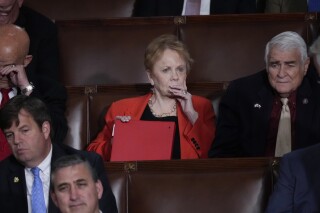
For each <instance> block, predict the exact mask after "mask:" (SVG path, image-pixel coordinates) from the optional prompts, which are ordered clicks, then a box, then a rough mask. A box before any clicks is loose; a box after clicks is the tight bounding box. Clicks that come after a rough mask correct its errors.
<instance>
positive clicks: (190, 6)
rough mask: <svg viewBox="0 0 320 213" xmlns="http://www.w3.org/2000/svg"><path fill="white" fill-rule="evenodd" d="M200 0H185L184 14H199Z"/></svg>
mask: <svg viewBox="0 0 320 213" xmlns="http://www.w3.org/2000/svg"><path fill="white" fill-rule="evenodd" d="M200 5H201V0H187V2H186V11H185V15H200Z"/></svg>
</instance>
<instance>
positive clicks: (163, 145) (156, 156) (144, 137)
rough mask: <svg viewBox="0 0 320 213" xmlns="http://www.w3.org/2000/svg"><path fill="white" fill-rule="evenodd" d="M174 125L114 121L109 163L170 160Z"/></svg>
mask: <svg viewBox="0 0 320 213" xmlns="http://www.w3.org/2000/svg"><path fill="white" fill-rule="evenodd" d="M174 133H175V123H174V122H167V121H164V122H163V121H140V120H131V121H129V122H127V123H123V122H121V121H120V120H116V121H115V126H114V137H113V142H112V151H111V158H110V161H138V160H170V159H171V155H172V148H173V140H174Z"/></svg>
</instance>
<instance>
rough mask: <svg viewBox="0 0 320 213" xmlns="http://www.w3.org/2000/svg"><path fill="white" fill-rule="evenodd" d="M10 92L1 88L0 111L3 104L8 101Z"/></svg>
mask: <svg viewBox="0 0 320 213" xmlns="http://www.w3.org/2000/svg"><path fill="white" fill-rule="evenodd" d="M10 91H11V89H5V88H1V89H0V92H1V94H2V100H1V104H0V109H1V108H2V107H3V106H4V104H5V103H7V102H8V101H9V99H10V98H9V92H10Z"/></svg>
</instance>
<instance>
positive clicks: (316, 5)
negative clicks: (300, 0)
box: [308, 0, 320, 12]
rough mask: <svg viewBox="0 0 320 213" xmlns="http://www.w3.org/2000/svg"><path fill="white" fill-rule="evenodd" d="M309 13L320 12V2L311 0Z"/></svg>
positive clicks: (319, 0)
mask: <svg viewBox="0 0 320 213" xmlns="http://www.w3.org/2000/svg"><path fill="white" fill-rule="evenodd" d="M308 11H309V12H320V0H309V1H308Z"/></svg>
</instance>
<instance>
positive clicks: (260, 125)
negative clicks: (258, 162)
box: [250, 83, 273, 155]
mask: <svg viewBox="0 0 320 213" xmlns="http://www.w3.org/2000/svg"><path fill="white" fill-rule="evenodd" d="M267 84H268V86H267V87H265V86H264V87H262V89H261V90H260V91H259V92H258V95H257V99H256V100H253V101H254V102H253V103H252V106H250V107H252V108H253V109H252V110H253V113H252V116H253V117H252V139H251V140H250V141H252V143H253V144H251V146H252V150H257V154H259V155H264V154H265V149H266V145H267V140H266V139H267V135H268V129H269V123H270V121H269V119H270V114H271V111H272V103H273V92H272V89H271V88H270V87H269V83H267Z"/></svg>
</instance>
